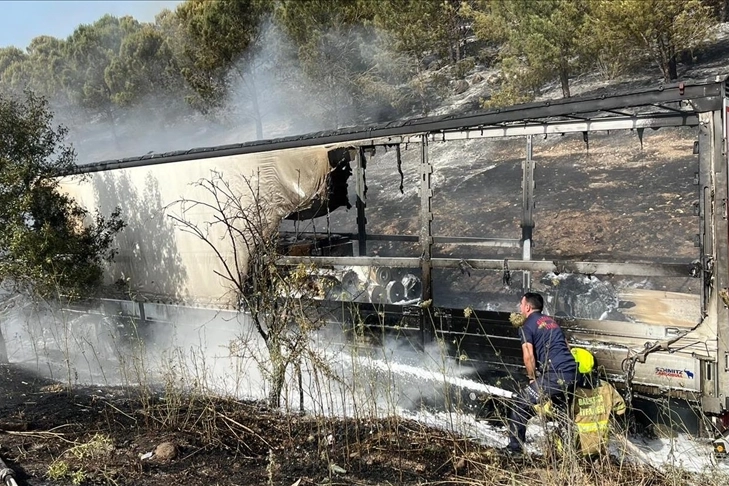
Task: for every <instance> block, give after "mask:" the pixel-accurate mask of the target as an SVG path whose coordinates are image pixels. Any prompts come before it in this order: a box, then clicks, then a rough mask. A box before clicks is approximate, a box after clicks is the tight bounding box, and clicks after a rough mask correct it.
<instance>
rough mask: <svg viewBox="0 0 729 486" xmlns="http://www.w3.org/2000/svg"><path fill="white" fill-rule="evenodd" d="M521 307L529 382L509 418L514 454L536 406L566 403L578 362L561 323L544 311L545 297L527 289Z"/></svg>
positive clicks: (523, 352) (523, 347) (522, 446)
mask: <svg viewBox="0 0 729 486" xmlns="http://www.w3.org/2000/svg"><path fill="white" fill-rule="evenodd" d="M519 307H520V308H519V310H520V312H521V314H522V315H523V316H524V317H525V320H524V324H523V325H522V326H521V328H520V335H521V349H522V355H523V358H524V366H525V367H526V374H527V377H528V378H529V385H528V386H527V387H525V388H523V389H522V390H521V392H520V393H519V394H518V395H517V397H516V399H515V403H514V404H513V409H512V411H511V414H510V417H509V445H508V446H507V447H508V450H509V451H510V452H513V453H520V452H522V451H523V448H524V442H525V439H526V426H527V422H528V421H529V419H530V418H531V417H532V416H534V414H535V408H534V406H535V405H537V404H540V403H544V402H546V401H548V400H551V401H552V402H553V403H554V404H556V405H560V404H564V403H565V402H566V399H567V398H566V397H567V392H568V391H571V390H572V388H573V387H574V383H575V376H576V372H577V363H576V362H575V358H574V357H573V356H572V353H571V352H570V349H569V346H568V345H567V339H566V338H565V335H564V333H563V332H562V329H561V328H560V327H559V324H557V322H556V321H555V320H554V319H552V318H551V317H549V316H547V315H544V314H542V309H543V308H544V299H543V298H542V296H541V295H539V294H537V293H533V292H527V293H525V294H524V295H523V296H522V298H521V302H520V304H519Z"/></svg>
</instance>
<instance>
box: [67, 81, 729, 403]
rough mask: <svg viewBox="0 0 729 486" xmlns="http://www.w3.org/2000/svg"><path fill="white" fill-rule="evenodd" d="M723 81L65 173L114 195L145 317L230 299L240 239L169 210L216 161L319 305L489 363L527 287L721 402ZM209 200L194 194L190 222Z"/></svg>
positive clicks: (496, 358) (568, 322) (115, 270)
mask: <svg viewBox="0 0 729 486" xmlns="http://www.w3.org/2000/svg"><path fill="white" fill-rule="evenodd" d="M726 90H727V83H726V80H725V79H716V80H710V81H701V82H686V83H680V84H676V85H666V86H660V87H656V88H650V89H644V90H641V91H636V92H631V93H609V92H607V91H606V92H605V93H604V94H599V95H596V96H587V97H580V98H571V99H567V100H558V101H555V100H550V101H542V102H537V103H532V104H528V105H521V106H515V107H509V108H503V109H497V110H487V111H479V112H472V113H467V114H458V115H448V116H438V117H426V118H417V119H411V120H405V121H397V122H393V123H388V124H378V125H372V126H365V127H353V128H347V129H341V130H336V131H329V132H321V133H314V134H309V135H304V136H299V137H288V138H281V139H275V140H268V141H260V142H254V143H243V144H235V145H227V146H223V147H212V148H202V149H195V150H189V151H180V152H175V153H167V154H151V155H147V156H143V157H137V158H128V159H122V160H114V161H104V162H99V163H94V164H90V165H84V166H79V168H78V171H79V172H80V173H85V174H88V175H89V178H88V179H87V180H85V181H82V182H80V183H76V182H68V183H67V184H65V185H64V188H65V189H66V190H67V191H68V192H69V193H70V194H71V195H73V196H74V197H76V198H77V199H78V200H79V201H80V202H82V203H83V204H85V205H86V206H87V207H88V208H89V209H91V208H100V209H102V210H103V209H108V208H111V207H113V206H115V205H117V204H118V205H120V206H121V207H122V209H123V210H124V212H125V213H126V215H127V219H128V222H129V226H128V228H127V229H126V230H125V233H124V234H122V235H121V237H120V239H119V246H120V253H119V258H118V261H117V263H116V264H115V266H113V267H112V268H111V269H110V272H109V277H108V278H109V281H117V280H119V279H122V280H124V281H125V282H127V283H128V284H129V285H130V286H133V287H134V288H135V295H137V296H140V298H139V299H137V300H133V299H129V298H124V297H120V296H119V295H114V296H112V295H110V296H109V299H105V304H104V305H105V306H107V308H109V306H111V307H114V309H115V312H121V313H122V314H128V315H130V316H132V317H135V318H138V319H142V320H150V321H153V320H164V319H165V318H166V316H169V315H171V314H172V313H174V309H175V308H183V307H188V306H204V307H211V308H227V309H232V308H234V307H235V306H236V305H237V302H238V297H237V296H236V292H235V290H234V289H230V287H229V285H228V283H227V282H226V280H225V279H224V278H221V277H220V274H221V271H222V270H221V268H220V255H221V254H222V255H223V256H225V255H228V254H231V253H232V252H233V249H232V248H231V247H230V246H227V245H228V244H227V243H225V242H224V241H221V242H220V245H221V246H220V247H219V248H217V249H216V251H213V250H211V249H210V247H206V246H205V245H202V244H201V243H200V241H199V239H198V240H195V239H194V238H192V237H191V236H190V235H189V234H185V233H184V232H180V231H179V230H176V229H175V228H174V227H173V225H172V223H171V222H170V220H169V218H165V217H164V215H165V214H166V213H167V212H169V211H170V208H172V207H173V206H172V205H173V203H177V204H178V206H177V207H178V211H181V209H179V208H180V206H179V204H180V203H184V202H185V201H188V202H189V201H193V200H197V201H199V200H201V199H203V200H205V201H208V202H210V200H209V199H205V198H206V197H209V193H204V191H203V192H200V189H201V188H200V186H195V185H194V183H195V182H196V181H199V180H203V179H205V178H206V177H210V174H211V171H212V172H215V173H224V174H228V175H230V176H231V177H232V178H233V179H234V180H235V181H237V182H235V184H236V185H235V187H233V188H232V190H233V191H242V192H245V193H246V194H257V195H258V198H259V199H257V201H260V202H262V203H263V206H262V208H263V210H264V211H265V212H266V218H267V219H266V221H267V224H268V225H270V234H271V235H273V234H274V233H275V232H278V234H279V235H280V238H279V241H280V248H279V249H280V253H281V256H280V258H279V260H278V264H279V265H281V266H283V267H291V266H296V265H300V264H305V265H310V267H309V268H310V269H311V271H312V275H315V276H316V277H317V278H319V279H321V281H325V282H328V284H327V285H323V286H321V287H318V291H317V292H314V293H312V294H311V295H310V298H315V299H319V300H321V302H322V304H323V305H322V308H323V309H325V312H327V313H328V315H329V317H330V319H331V320H333V321H338V322H340V323H344V324H345V326H354V327H356V326H364V327H365V328H367V329H369V330H376V331H377V332H376V333H379V334H380V335H387V336H393V337H396V338H398V339H401V340H405V341H410V342H414V343H416V344H417V345H420V346H423V345H427V343H429V342H440V343H444V345H445V346H446V347H448V348H449V351H450V353H451V354H452V355H453V356H454V357H456V358H457V359H458V360H459V361H460V362H461V363H463V364H464V365H465V364H468V363H474V364H479V366H480V365H481V364H485V365H487V367H488V369H490V370H492V371H493V372H495V373H497V372H498V369H506V370H508V369H511V368H518V367H519V366H520V365H521V348H520V342H519V339H518V332H517V329H516V328H514V327H513V326H512V325H511V324H510V322H509V314H510V313H511V312H513V311H515V310H516V304H517V303H518V300H519V296H520V295H521V293H523V292H524V291H526V290H529V289H532V290H536V291H539V292H542V293H543V294H544V295H545V296H546V298H547V310H548V312H550V313H552V314H554V315H556V316H557V317H558V318H559V319H560V321H561V323H562V325H563V326H564V328H565V329H566V330H567V333H568V335H569V339H570V340H571V342H572V343H574V344H579V345H581V346H584V347H587V348H589V349H591V350H592V351H593V352H594V354H595V355H596V357H597V359H598V361H599V363H600V364H601V366H603V367H604V368H605V371H606V373H607V374H608V375H609V376H610V377H611V378H612V379H613V380H615V381H616V382H617V383H619V384H622V385H623V386H624V387H625V389H626V390H628V391H630V392H631V393H633V392H635V393H642V394H644V395H646V396H651V397H665V396H670V397H678V398H681V399H685V400H687V401H689V402H690V403H693V404H695V405H697V406H700V408H701V409H702V410H703V412H705V413H707V414H710V415H721V414H724V413H726V412H727V410H729V349H728V347H729V342H728V341H727V335H728V334H729V311H728V310H727V303H729V294H728V293H727V292H728V290H727V289H728V288H729V283H728V281H729V268H728V265H729V226H728V223H727V184H728V178H727V171H728V166H727V138H726V132H727V117H728V114H729V113H728V112H727V91H726ZM240 174H247V175H248V176H249V178H245V177H242V176H241V177H239V176H240ZM251 180H256V181H258V182H256V184H255V187H252V185H251V182H250V181H251ZM261 181H263V182H261ZM191 184H193V185H192V186H191ZM262 188H263V189H262ZM196 191H198V192H196ZM261 191H262V192H261ZM204 207H205V205H204V204H198V205H188V206H187V207H186V209H187V210H189V211H191V212H190V213H189V214H191V217H193V218H194V219H195V220H196V221H199V222H200V223H204V222H205V221H206V218H210V213H209V212H206V210H205V209H204ZM175 214H177V217H178V218H179V217H180V213H179V212H178V213H173V216H174V215H175ZM322 289H323V290H322ZM115 306H116V307H115Z"/></svg>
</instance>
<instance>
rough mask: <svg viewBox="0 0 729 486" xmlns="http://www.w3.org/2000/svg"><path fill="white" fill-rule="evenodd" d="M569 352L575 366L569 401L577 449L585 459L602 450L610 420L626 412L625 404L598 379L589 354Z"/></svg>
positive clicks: (611, 388)
mask: <svg viewBox="0 0 729 486" xmlns="http://www.w3.org/2000/svg"><path fill="white" fill-rule="evenodd" d="M571 351H572V355H573V356H574V357H575V361H576V362H577V365H578V367H577V368H578V374H577V377H578V378H577V383H576V386H575V395H574V397H573V402H572V416H573V420H574V422H575V426H576V429H577V430H576V433H577V450H578V451H579V452H580V453H582V454H583V455H585V456H593V455H597V454H600V453H601V452H604V451H605V447H606V446H607V443H608V438H609V433H610V417H611V415H613V414H614V415H623V414H624V413H625V401H623V397H621V396H620V394H619V393H618V392H617V390H615V388H614V387H613V386H612V385H611V384H610V383H608V382H607V381H604V380H601V379H600V376H599V373H598V368H597V366H595V358H594V356H593V355H592V353H590V352H589V351H588V350H586V349H584V348H572V350H571Z"/></svg>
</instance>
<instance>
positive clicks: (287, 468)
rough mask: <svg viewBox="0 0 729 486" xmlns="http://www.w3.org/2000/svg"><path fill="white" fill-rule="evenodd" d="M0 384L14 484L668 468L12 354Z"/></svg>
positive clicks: (517, 476)
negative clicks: (279, 406) (170, 387)
mask: <svg viewBox="0 0 729 486" xmlns="http://www.w3.org/2000/svg"><path fill="white" fill-rule="evenodd" d="M0 394H1V396H2V397H3V400H2V403H0V455H1V456H2V458H3V459H4V460H5V462H6V463H7V464H8V466H10V467H11V468H12V469H13V470H14V471H15V473H16V478H17V479H18V483H19V484H20V485H21V486H22V485H62V484H64V485H65V484H108V485H118V486H122V485H140V484H144V485H150V486H156V485H159V486H162V485H164V486H176V485H188V484H195V483H198V482H204V484H217V485H285V486H290V485H297V486H303V485H313V484H317V485H318V484H331V485H334V484H337V485H362V486H365V485H415V484H418V485H421V484H439V485H447V484H453V485H457V484H461V485H463V484H517V483H518V484H523V483H528V484H555V485H556V484H566V483H565V482H564V481H565V478H564V477H563V476H562V474H564V471H568V474H569V475H570V477H572V478H575V477H577V478H581V480H583V481H585V482H584V483H581V484H593V483H594V482H595V481H596V480H597V478H600V477H602V481H601V482H602V484H628V483H630V484H654V485H661V484H667V483H666V481H668V480H669V479H670V480H671V481H672V480H674V479H675V478H669V477H667V476H665V475H663V474H662V473H658V472H656V471H654V470H646V469H642V468H640V467H638V466H629V465H626V464H622V465H615V464H612V463H609V462H605V461H603V462H588V461H576V462H574V463H572V465H571V466H570V467H569V468H565V467H564V466H563V465H561V464H560V463H550V462H547V461H546V460H544V459H541V458H529V459H528V460H524V459H522V460H520V461H518V462H517V461H515V460H514V459H513V458H510V457H505V456H504V455H502V454H499V453H498V452H496V451H495V450H493V449H489V448H486V447H482V446H480V445H478V444H476V443H474V442H472V441H469V440H465V439H462V438H459V437H455V436H453V435H451V434H449V433H447V432H444V431H441V430H435V429H430V428H427V427H424V426H423V425H421V424H419V423H417V422H413V421H408V420H402V419H395V418H393V419H389V420H372V421H359V422H357V421H354V420H341V419H333V420H326V419H321V418H319V419H316V418H314V417H307V416H300V415H295V414H294V415H285V414H281V413H278V412H275V411H272V410H270V409H267V408H266V407H265V406H262V405H261V404H260V403H255V402H239V401H232V400H223V399H215V398H205V399H202V397H182V396H172V395H167V396H166V399H165V400H163V399H161V398H160V397H153V396H147V397H146V398H142V397H140V394H139V393H138V390H122V389H113V388H105V389H73V390H72V391H69V390H67V389H66V388H65V387H64V386H63V385H62V384H59V383H56V382H51V381H48V380H46V379H42V378H39V377H38V376H36V375H34V374H33V373H30V372H28V371H25V370H23V369H21V368H19V367H18V366H16V365H2V366H0ZM163 443H165V444H166V445H162V446H160V445H161V444H163ZM170 444H171V447H170ZM165 448H166V449H165ZM152 451H156V452H157V454H155V455H154V456H153V457H151V458H148V459H145V458H142V457H143V455H144V454H145V453H149V452H152ZM170 451H171V453H170ZM550 478H551V479H550ZM515 480H516V481H517V483H515V482H514V481H515ZM672 484H675V483H672Z"/></svg>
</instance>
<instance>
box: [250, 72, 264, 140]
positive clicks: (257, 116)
mask: <svg viewBox="0 0 729 486" xmlns="http://www.w3.org/2000/svg"><path fill="white" fill-rule="evenodd" d="M247 84H248V92H249V93H250V95H251V104H252V105H253V121H255V123H256V140H263V117H262V116H261V107H260V105H259V104H258V90H257V89H256V83H255V81H253V79H249V80H248V83H247Z"/></svg>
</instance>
